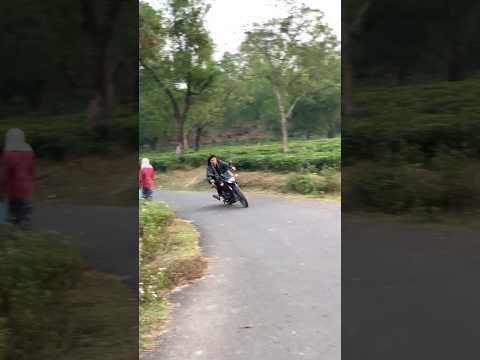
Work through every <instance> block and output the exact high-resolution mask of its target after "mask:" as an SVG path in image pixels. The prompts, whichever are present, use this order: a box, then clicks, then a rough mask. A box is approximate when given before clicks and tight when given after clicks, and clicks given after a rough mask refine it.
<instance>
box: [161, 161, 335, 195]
mask: <svg viewBox="0 0 480 360" xmlns="http://www.w3.org/2000/svg"><path fill="white" fill-rule="evenodd" d="M237 175H238V177H237V181H238V183H239V184H240V186H241V187H242V189H244V190H245V191H252V192H259V193H274V194H299V195H308V196H312V197H321V198H325V197H329V198H339V197H340V191H341V176H340V172H339V171H338V170H336V169H333V168H325V169H324V170H322V171H319V172H314V173H311V172H304V173H297V172H287V173H275V172H269V171H240V172H239V173H238V174H237ZM156 176H157V177H156V184H157V186H158V187H159V188H160V189H165V190H180V191H182V190H189V191H209V190H211V187H210V185H209V184H208V183H207V182H206V180H205V178H206V170H205V168H196V169H189V170H172V171H167V172H160V173H157V175H156Z"/></svg>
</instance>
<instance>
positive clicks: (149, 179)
mask: <svg viewBox="0 0 480 360" xmlns="http://www.w3.org/2000/svg"><path fill="white" fill-rule="evenodd" d="M154 179H155V172H154V170H153V166H152V165H151V164H150V160H149V159H147V158H144V159H142V166H141V168H140V173H139V175H138V181H139V188H140V189H141V190H142V197H143V198H144V199H151V198H152V195H153V184H154Z"/></svg>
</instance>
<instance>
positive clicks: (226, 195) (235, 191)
mask: <svg viewBox="0 0 480 360" xmlns="http://www.w3.org/2000/svg"><path fill="white" fill-rule="evenodd" d="M221 188H222V194H223V203H224V204H225V205H232V204H235V203H236V202H240V203H241V204H242V206H243V207H245V208H246V207H248V200H247V198H246V197H245V195H244V194H243V192H242V190H240V186H238V184H237V180H236V178H235V174H234V173H233V172H232V171H231V170H228V171H227V172H226V173H224V174H223V185H221Z"/></svg>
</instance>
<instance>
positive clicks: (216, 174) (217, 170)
mask: <svg viewBox="0 0 480 360" xmlns="http://www.w3.org/2000/svg"><path fill="white" fill-rule="evenodd" d="M217 161H218V164H217V166H213V165H212V164H210V163H209V164H208V165H207V180H208V181H211V180H215V181H222V180H223V174H225V173H226V172H227V171H228V170H230V166H229V165H228V163H226V162H225V161H222V160H217Z"/></svg>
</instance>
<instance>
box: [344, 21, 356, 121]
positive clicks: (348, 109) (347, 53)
mask: <svg viewBox="0 0 480 360" xmlns="http://www.w3.org/2000/svg"><path fill="white" fill-rule="evenodd" d="M345 22H346V20H345V21H342V59H341V67H342V113H343V114H344V115H351V114H352V113H353V111H354V109H353V96H352V92H353V65H352V57H351V56H352V55H351V46H350V44H351V42H350V41H351V40H350V31H349V30H348V26H347V24H346V23H345Z"/></svg>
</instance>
